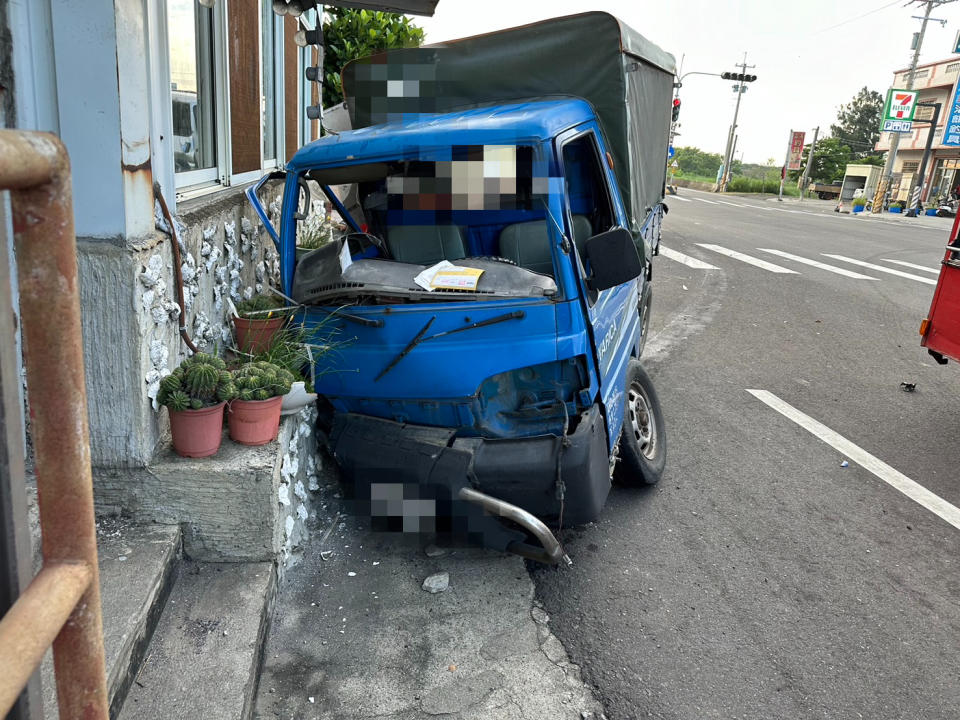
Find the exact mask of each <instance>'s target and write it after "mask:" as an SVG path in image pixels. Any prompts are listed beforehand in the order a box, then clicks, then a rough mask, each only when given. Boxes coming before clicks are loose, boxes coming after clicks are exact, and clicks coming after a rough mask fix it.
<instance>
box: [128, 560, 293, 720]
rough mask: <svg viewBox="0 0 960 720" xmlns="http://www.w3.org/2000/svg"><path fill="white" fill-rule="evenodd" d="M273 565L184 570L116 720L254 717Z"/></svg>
mask: <svg viewBox="0 0 960 720" xmlns="http://www.w3.org/2000/svg"><path fill="white" fill-rule="evenodd" d="M276 588H277V574H276V568H275V566H274V564H273V563H194V562H185V563H184V564H183V565H182V566H181V569H180V572H179V573H178V576H177V579H176V583H175V585H174V588H173V592H172V593H171V595H170V602H169V603H168V605H167V607H166V609H165V610H164V612H163V615H162V616H161V618H160V624H159V625H158V626H157V631H156V633H155V634H154V638H153V642H152V643H151V645H150V652H149V655H148V656H147V658H146V660H145V661H144V663H143V666H142V668H141V670H140V673H139V674H138V676H137V681H136V684H135V685H134V686H133V687H132V688H131V690H130V693H129V695H128V696H127V700H126V702H125V703H124V705H123V710H122V711H121V712H120V715H119V716H118V717H119V718H120V720H133V719H134V718H136V719H137V720H168V719H169V718H203V719H204V720H241V719H243V720H246V718H249V717H250V716H251V713H252V709H253V699H254V697H255V695H256V690H257V680H258V677H259V673H260V663H261V659H262V648H263V644H264V640H265V636H266V632H267V629H268V627H269V610H270V607H271V604H272V602H273V598H274V596H275V594H276Z"/></svg>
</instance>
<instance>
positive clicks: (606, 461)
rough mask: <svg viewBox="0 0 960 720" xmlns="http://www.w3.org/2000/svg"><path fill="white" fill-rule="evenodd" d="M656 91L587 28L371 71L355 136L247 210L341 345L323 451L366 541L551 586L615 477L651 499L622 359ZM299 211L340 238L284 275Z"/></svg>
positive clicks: (583, 23) (645, 57)
mask: <svg viewBox="0 0 960 720" xmlns="http://www.w3.org/2000/svg"><path fill="white" fill-rule="evenodd" d="M674 74H675V69H674V59H673V57H672V56H671V55H669V54H668V53H666V52H664V51H662V50H660V49H659V48H658V47H656V46H655V45H653V44H652V43H651V42H649V41H648V40H646V39H645V38H643V37H642V36H641V35H640V34H639V33H637V32H635V31H633V30H631V29H630V28H628V27H627V26H625V25H623V24H622V23H621V22H620V21H618V20H617V19H616V18H614V17H612V16H610V15H608V14H606V13H597V12H592V13H585V14H581V15H574V16H569V17H564V18H556V19H552V20H548V21H544V22H541V23H536V24H534V25H529V26H524V27H521V28H514V29H510V30H504V31H501V32H497V33H492V34H489V35H483V36H478V37H475V38H467V39H465V40H459V41H456V42H451V43H444V44H441V45H436V46H428V47H423V48H415V49H409V50H400V51H390V52H387V53H383V54H381V55H378V56H374V57H372V58H366V59H364V60H360V61H355V62H354V63H351V64H350V65H348V66H347V67H346V68H345V69H344V73H343V84H344V92H345V95H346V98H347V107H348V108H349V111H350V119H351V121H352V127H353V128H354V129H352V130H349V131H344V132H340V133H337V134H328V135H326V136H325V137H322V138H321V139H319V140H317V141H315V142H313V143H311V144H309V145H307V146H305V147H304V148H302V149H301V150H300V151H299V152H297V153H296V155H295V156H294V157H293V159H292V160H291V161H290V162H289V163H288V164H287V166H286V169H285V171H284V172H282V173H274V174H272V175H270V176H268V177H266V178H264V180H263V181H261V183H259V184H258V185H257V186H255V187H254V188H251V189H250V190H249V191H248V196H249V197H250V199H251V201H252V202H253V203H254V205H255V206H256V207H257V210H258V212H259V214H260V217H261V219H262V220H263V221H264V223H265V225H266V226H267V228H268V230H269V232H270V233H271V234H272V236H273V238H274V240H275V242H276V243H277V247H278V249H279V253H280V264H281V272H280V274H281V282H282V290H283V293H284V294H285V295H287V296H288V297H290V298H292V299H293V300H294V301H295V302H296V303H297V304H298V305H299V306H300V317H301V319H302V320H303V322H304V323H305V324H306V325H307V326H308V327H309V326H317V325H322V326H323V327H324V328H325V329H327V330H329V329H330V328H333V329H335V330H336V331H337V333H338V336H339V337H340V338H341V339H343V338H346V339H348V341H347V342H341V343H339V345H338V347H337V349H336V351H335V352H330V353H327V354H326V355H324V356H323V359H322V360H320V361H319V362H320V364H321V365H322V367H320V368H319V369H318V372H317V380H316V391H317V393H318V395H319V399H318V404H319V407H320V411H321V412H320V421H319V429H320V431H321V432H322V433H323V434H324V437H325V439H326V441H327V445H328V447H329V449H330V451H331V452H332V454H333V456H334V457H335V458H336V460H337V462H338V464H339V466H340V468H341V471H342V474H343V476H344V479H345V481H346V484H347V485H348V486H349V488H350V492H351V499H352V502H353V503H354V506H355V507H356V508H357V509H358V511H360V512H364V513H366V514H369V516H370V517H372V518H374V520H375V524H376V526H378V527H382V528H386V529H391V530H400V531H406V532H449V533H452V534H454V535H458V536H466V537H469V538H470V539H472V540H476V541H479V542H482V543H483V544H485V545H487V546H490V547H493V548H496V549H500V550H506V551H511V552H515V553H518V554H521V555H524V556H526V557H530V558H533V559H536V560H540V561H543V562H549V563H556V562H559V561H561V560H564V559H566V560H569V558H567V557H566V554H565V553H564V551H563V549H562V547H561V545H560V543H559V542H558V541H557V539H556V536H555V534H554V532H553V531H552V530H551V527H553V528H556V527H558V526H559V527H562V526H570V525H576V524H582V523H586V522H590V521H592V520H594V519H595V518H596V517H597V516H598V514H599V513H600V511H601V509H602V507H603V505H604V503H605V501H606V498H607V495H608V493H609V490H610V487H611V480H612V478H614V476H617V477H619V478H622V480H623V481H624V482H628V483H638V484H642V483H647V484H652V483H656V482H657V481H658V480H659V479H660V477H661V475H662V473H663V470H664V464H665V460H666V434H665V426H664V418H663V413H662V411H661V408H660V403H659V400H658V398H657V394H656V392H655V390H654V388H653V385H652V383H651V381H650V378H649V377H648V375H647V374H646V372H645V371H644V369H643V367H642V365H641V362H640V358H641V353H642V351H643V346H644V342H645V341H646V336H647V327H648V323H649V318H650V302H651V297H652V294H651V290H650V288H651V279H652V267H653V265H652V258H653V256H654V255H655V254H656V252H657V250H658V246H659V241H660V228H661V221H662V219H663V216H664V214H665V213H666V212H667V208H666V207H665V206H664V204H663V202H662V200H663V193H664V185H665V171H666V164H667V163H666V159H667V145H668V134H669V127H670V116H671V100H672V91H673V80H674ZM271 178H272V179H277V178H282V179H283V181H284V183H285V184H284V190H283V206H282V213H281V221H280V227H279V228H278V229H274V228H273V226H272V225H271V224H270V222H269V220H268V217H267V213H266V211H265V209H264V208H263V205H262V203H261V201H260V199H259V194H258V192H259V189H260V187H261V186H262V185H263V183H264V182H265V181H266V180H268V179H271ZM311 188H318V189H319V190H311ZM317 192H322V193H323V195H324V196H325V200H326V201H327V202H328V203H329V206H330V207H332V208H333V210H334V213H335V214H337V215H339V217H340V218H341V219H342V222H343V223H344V225H345V226H346V230H345V232H344V233H343V235H342V237H340V238H338V239H336V240H334V241H332V242H329V243H327V244H326V245H323V246H322V247H320V248H319V249H314V250H311V251H309V252H298V250H297V244H298V238H300V237H301V236H302V234H303V232H304V227H305V225H306V223H307V221H308V218H309V213H310V212H311V207H312V206H313V205H315V203H313V202H312V201H311V198H312V197H313V195H314V194H316V193H317Z"/></svg>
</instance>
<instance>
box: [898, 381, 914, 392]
mask: <svg viewBox="0 0 960 720" xmlns="http://www.w3.org/2000/svg"><path fill="white" fill-rule="evenodd" d="M900 389H901V390H903V391H904V392H913V391H914V390H916V389H917V384H916V383H909V382H902V383H900Z"/></svg>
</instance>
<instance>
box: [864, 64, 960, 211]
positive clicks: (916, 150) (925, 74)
mask: <svg viewBox="0 0 960 720" xmlns="http://www.w3.org/2000/svg"><path fill="white" fill-rule="evenodd" d="M909 75H910V69H909V68H905V69H903V70H897V71H896V72H895V73H894V77H893V83H892V84H891V87H895V88H905V87H907V83H908V82H909ZM958 78H960V58H958V57H956V56H954V57H951V58H949V59H946V60H938V61H937V62H932V63H927V64H925V65H920V66H918V67H917V69H916V74H915V75H914V83H913V86H914V88H915V89H917V90H919V91H920V96H919V98H918V102H938V103H940V119H939V121H938V123H937V127H936V129H935V130H934V134H933V146H932V151H931V154H930V160H929V161H928V162H927V172H926V178H925V181H926V186H925V189H924V192H923V195H922V196H921V201H923V202H926V201H932V200H933V199H934V198H936V197H937V196H938V195H941V194H946V193H949V192H950V191H951V190H952V189H953V188H955V187H956V186H957V185H958V183H960V147H951V146H947V145H943V144H942V141H943V131H944V127H945V126H946V120H947V117H948V115H949V113H950V104H951V103H952V101H953V97H954V93H955V91H956V86H957V79H958ZM918 112H920V109H919V108H918ZM914 125H915V127H914V129H913V131H912V132H909V133H904V134H902V135H901V137H900V146H899V148H898V149H897V158H896V161H895V162H894V166H893V184H892V194H891V198H892V199H897V200H908V199H909V196H910V190H911V189H912V188H913V187H914V186H916V185H917V183H918V182H919V180H920V178H919V177H918V173H919V171H920V162H921V160H922V159H923V149H924V147H925V146H926V142H927V134H928V133H929V132H930V130H929V126H927V125H926V124H924V123H920V122H917V121H916V120H915V121H914ZM891 135H892V133H881V135H880V140H879V142H877V144H876V149H877V150H889V149H890V137H891Z"/></svg>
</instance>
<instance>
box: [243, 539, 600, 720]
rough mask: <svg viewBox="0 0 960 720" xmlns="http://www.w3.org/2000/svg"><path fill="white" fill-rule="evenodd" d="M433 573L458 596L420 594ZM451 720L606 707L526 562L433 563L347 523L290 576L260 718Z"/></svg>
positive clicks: (457, 559) (467, 551) (460, 551)
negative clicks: (560, 635) (543, 603)
mask: <svg viewBox="0 0 960 720" xmlns="http://www.w3.org/2000/svg"><path fill="white" fill-rule="evenodd" d="M317 537H318V538H321V536H320V534H319V533H318V534H317ZM321 539H322V538H321ZM321 550H323V551H325V552H324V555H325V556H328V553H327V552H326V551H327V550H332V551H333V552H332V554H329V556H328V559H327V560H323V559H322V558H321V555H320V552H321ZM436 572H448V573H449V574H450V587H449V589H448V590H446V591H445V592H442V593H438V594H436V595H431V594H429V593H427V592H425V591H423V590H422V589H421V587H420V586H421V583H422V582H423V580H424V578H426V577H427V576H429V575H431V574H433V573H436ZM440 715H442V716H444V717H449V718H457V719H463V720H469V719H472V718H477V719H479V718H484V719H485V720H495V719H499V718H502V719H504V720H508V719H509V720H516V719H523V718H527V719H532V718H548V717H549V718H561V719H562V718H571V719H572V720H581V719H582V718H591V717H595V718H600V717H601V707H600V705H599V704H598V703H597V702H596V700H595V698H594V697H593V695H592V693H591V691H590V690H589V688H587V687H586V686H585V685H584V683H583V681H582V680H581V678H580V670H579V668H578V667H577V666H576V665H573V664H572V663H571V662H570V660H569V658H568V657H567V653H566V651H565V650H564V648H563V646H562V645H561V644H560V641H559V640H557V638H556V637H555V636H554V635H553V634H552V633H551V632H550V629H549V618H548V616H547V614H546V613H545V612H544V611H543V610H542V609H541V608H540V607H539V606H536V605H535V604H534V599H533V584H532V582H531V580H530V576H529V574H528V573H527V571H526V568H525V567H524V565H523V561H522V560H521V559H519V558H517V557H514V556H506V555H502V554H499V553H493V552H490V551H487V550H482V549H473V548H450V549H448V550H447V551H446V553H445V554H443V555H441V556H439V557H427V556H426V554H425V553H424V552H423V550H422V549H421V547H420V546H419V545H418V544H414V543H413V542H412V541H410V540H409V539H407V541H404V538H403V537H402V536H396V535H381V534H372V533H369V532H366V531H364V530H362V529H360V527H359V526H358V524H357V523H356V522H355V521H352V520H349V521H346V522H344V523H343V524H342V525H341V524H339V523H338V525H337V526H336V528H335V530H334V532H333V533H332V534H331V535H330V537H329V538H328V539H327V541H326V542H325V543H324V544H323V545H322V547H321V546H320V540H318V541H317V542H315V543H314V545H313V546H312V547H309V548H307V550H306V553H305V556H304V560H303V563H302V564H301V565H299V566H298V567H295V568H293V569H291V570H289V571H288V572H287V575H286V580H285V585H284V587H282V588H281V591H280V595H279V597H278V599H277V607H276V613H275V615H274V620H273V627H272V629H271V632H270V637H269V640H268V642H267V647H266V650H265V656H264V669H263V674H262V677H261V680H260V687H259V694H258V699H257V704H256V712H255V717H256V718H260V719H262V720H269V719H271V718H274V717H279V718H284V719H287V718H292V719H296V720H300V719H304V720H306V719H308V718H309V719H313V718H338V719H341V718H342V719H345V720H349V719H353V718H382V719H383V720H412V719H413V718H424V717H432V716H440Z"/></svg>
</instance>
